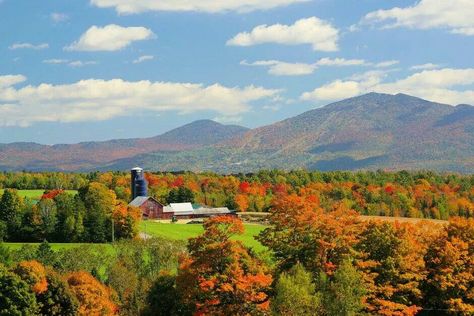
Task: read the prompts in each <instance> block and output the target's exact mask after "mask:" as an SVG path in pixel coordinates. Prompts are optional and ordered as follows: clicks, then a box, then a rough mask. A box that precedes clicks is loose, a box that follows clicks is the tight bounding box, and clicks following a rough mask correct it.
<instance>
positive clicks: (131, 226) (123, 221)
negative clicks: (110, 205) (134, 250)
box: [112, 203, 142, 239]
mask: <svg viewBox="0 0 474 316" xmlns="http://www.w3.org/2000/svg"><path fill="white" fill-rule="evenodd" d="M141 216H142V212H141V210H140V209H139V208H137V207H133V206H129V205H126V204H124V203H118V204H117V205H116V206H115V209H114V212H113V215H112V217H113V220H114V233H115V238H117V239H121V238H126V239H131V238H135V237H136V236H137V234H138V228H139V227H138V224H139V222H140V219H141Z"/></svg>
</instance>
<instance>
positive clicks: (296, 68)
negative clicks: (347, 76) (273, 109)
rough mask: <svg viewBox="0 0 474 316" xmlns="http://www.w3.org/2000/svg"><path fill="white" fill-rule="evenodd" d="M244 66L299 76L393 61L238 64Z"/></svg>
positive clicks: (275, 74) (320, 60)
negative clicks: (331, 68)
mask: <svg viewBox="0 0 474 316" xmlns="http://www.w3.org/2000/svg"><path fill="white" fill-rule="evenodd" d="M240 64H241V65H244V66H260V67H268V73H269V74H271V75H274V76H301V75H309V74H312V73H314V71H315V70H316V69H318V68H319V67H343V66H376V67H379V65H380V64H387V65H388V64H393V61H388V62H382V63H377V64H373V63H370V62H367V61H365V60H363V59H345V58H327V57H325V58H321V59H319V60H318V61H316V62H314V63H311V64H308V63H289V62H283V61H279V60H257V61H255V62H252V63H249V62H247V61H246V60H243V61H241V62H240Z"/></svg>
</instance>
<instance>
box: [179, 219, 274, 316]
mask: <svg viewBox="0 0 474 316" xmlns="http://www.w3.org/2000/svg"><path fill="white" fill-rule="evenodd" d="M204 229H205V231H204V233H203V234H202V235H200V236H198V237H196V238H191V239H190V240H189V242H188V251H189V255H185V256H183V258H182V259H181V262H180V267H179V272H178V279H177V287H178V289H179V291H180V293H182V295H183V301H184V302H185V304H187V305H189V306H192V307H193V309H194V310H195V312H196V313H197V314H213V315H247V314H257V313H264V312H265V311H267V310H268V308H269V298H268V295H267V291H268V289H269V286H270V284H271V283H272V277H271V275H270V274H268V273H267V271H266V268H265V266H264V265H263V263H262V262H260V261H259V260H257V259H256V258H255V257H254V256H253V255H252V254H251V253H249V251H248V250H247V248H245V247H244V246H243V244H242V243H241V242H240V241H235V240H232V239H231V237H232V236H233V235H235V234H242V233H243V230H244V227H243V224H242V222H241V221H240V220H239V219H237V218H235V217H232V216H221V217H214V218H211V219H208V220H206V221H205V223H204Z"/></svg>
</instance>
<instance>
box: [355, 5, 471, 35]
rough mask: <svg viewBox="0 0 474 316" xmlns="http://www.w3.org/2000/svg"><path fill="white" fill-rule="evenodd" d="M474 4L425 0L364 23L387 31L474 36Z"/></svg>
mask: <svg viewBox="0 0 474 316" xmlns="http://www.w3.org/2000/svg"><path fill="white" fill-rule="evenodd" d="M473 17H474V1H472V0H421V1H419V2H417V3H416V4H415V5H413V6H410V7H406V8H398V7H395V8H392V9H389V10H377V11H374V12H370V13H368V14H367V15H366V16H365V17H364V18H363V20H362V21H361V23H362V24H375V25H381V26H382V27H383V28H395V27H407V28H412V29H440V28H441V29H448V30H450V32H451V33H456V34H462V35H468V36H469V35H471V36H473V35H474V18H473Z"/></svg>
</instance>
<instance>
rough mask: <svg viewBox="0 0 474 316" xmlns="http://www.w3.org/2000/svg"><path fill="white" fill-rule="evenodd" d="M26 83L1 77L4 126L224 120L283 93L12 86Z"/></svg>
mask: <svg viewBox="0 0 474 316" xmlns="http://www.w3.org/2000/svg"><path fill="white" fill-rule="evenodd" d="M25 80H26V78H25V77H24V76H21V75H7V76H0V126H28V125H31V124H32V123H35V122H81V121H100V120H107V119H111V118H114V117H118V116H124V115H130V114H135V113H137V112H143V111H153V112H162V111H176V112H179V113H190V112H197V111H213V112H216V113H218V114H219V115H222V116H237V115H238V114H240V113H243V112H246V111H248V110H249V109H250V107H251V103H252V102H253V101H257V100H260V99H265V98H271V97H274V96H276V95H278V93H279V90H272V89H265V88H262V87H255V86H247V87H244V88H239V87H225V86H222V85H220V84H214V85H209V86H205V85H202V84H193V83H173V82H151V81H147V80H143V81H134V82H130V81H124V80H122V79H113V80H99V79H87V80H81V81H78V82H76V83H72V84H62V85H52V84H46V83H43V84H40V85H38V86H32V85H28V86H25V87H22V88H18V89H17V88H15V87H14V85H15V84H18V83H20V82H24V81H25Z"/></svg>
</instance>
